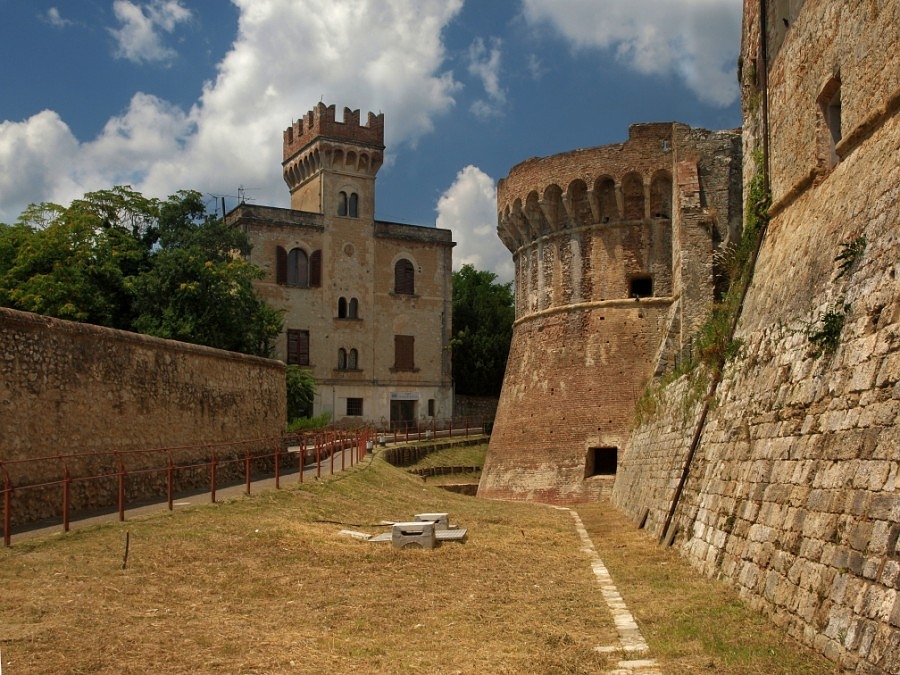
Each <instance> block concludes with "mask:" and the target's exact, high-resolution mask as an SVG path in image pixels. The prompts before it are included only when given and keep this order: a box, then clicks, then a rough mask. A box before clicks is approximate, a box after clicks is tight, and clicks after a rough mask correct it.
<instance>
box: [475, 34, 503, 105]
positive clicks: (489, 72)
mask: <svg viewBox="0 0 900 675" xmlns="http://www.w3.org/2000/svg"><path fill="white" fill-rule="evenodd" d="M500 47H501V41H500V40H499V39H498V38H493V39H492V40H491V44H490V47H488V46H487V45H485V43H484V40H482V39H481V38H477V39H476V40H475V41H474V42H473V43H472V45H471V46H470V47H469V54H468V59H469V67H468V70H469V74H470V75H474V76H475V77H477V78H478V79H479V80H481V84H482V86H483V87H484V92H485V94H487V98H486V99H484V98H481V99H477V100H476V101H475V102H474V103H473V104H472V106H471V110H472V112H473V113H474V114H475V115H476V117H482V118H485V117H494V116H496V115H500V114H502V112H503V106H504V105H505V104H506V90H505V89H503V88H502V87H501V86H500V55H501V52H500Z"/></svg>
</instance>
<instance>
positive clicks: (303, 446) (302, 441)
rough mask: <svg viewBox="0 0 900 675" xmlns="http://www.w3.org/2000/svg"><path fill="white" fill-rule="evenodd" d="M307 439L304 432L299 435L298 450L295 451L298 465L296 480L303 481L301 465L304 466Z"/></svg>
mask: <svg viewBox="0 0 900 675" xmlns="http://www.w3.org/2000/svg"><path fill="white" fill-rule="evenodd" d="M308 442H309V441H307V438H306V434H303V435H302V436H301V437H300V452H298V453H297V463H298V464H299V465H300V478H299V480H298V482H300V483H302V482H303V467H304V466H306V444H307V443H308Z"/></svg>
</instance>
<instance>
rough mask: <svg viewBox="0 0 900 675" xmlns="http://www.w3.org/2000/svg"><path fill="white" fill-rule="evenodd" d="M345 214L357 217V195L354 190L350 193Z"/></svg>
mask: <svg viewBox="0 0 900 675" xmlns="http://www.w3.org/2000/svg"><path fill="white" fill-rule="evenodd" d="M347 215H349V216H350V217H351V218H359V195H357V194H356V193H355V192H353V193H351V194H350V203H349V205H348V208H347Z"/></svg>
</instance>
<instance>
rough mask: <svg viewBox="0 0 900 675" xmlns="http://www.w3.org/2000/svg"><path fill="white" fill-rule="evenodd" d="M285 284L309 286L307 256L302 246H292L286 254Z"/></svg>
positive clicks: (301, 286)
mask: <svg viewBox="0 0 900 675" xmlns="http://www.w3.org/2000/svg"><path fill="white" fill-rule="evenodd" d="M287 285H288V286H299V287H300V288H308V287H309V257H308V256H307V255H306V251H304V250H303V249H302V248H294V249H291V251H290V252H289V253H288V256H287Z"/></svg>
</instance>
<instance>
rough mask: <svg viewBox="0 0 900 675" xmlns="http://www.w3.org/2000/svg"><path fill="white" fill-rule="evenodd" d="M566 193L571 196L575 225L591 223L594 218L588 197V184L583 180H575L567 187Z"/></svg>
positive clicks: (583, 225)
mask: <svg viewBox="0 0 900 675" xmlns="http://www.w3.org/2000/svg"><path fill="white" fill-rule="evenodd" d="M566 195H567V196H568V197H569V203H570V204H571V208H572V218H573V219H574V220H575V222H574V225H575V227H586V226H588V225H590V224H591V223H592V222H593V220H594V218H593V216H592V215H591V205H590V203H589V202H588V197H587V185H585V183H584V181H583V180H573V181H572V182H571V183H569V187H568V188H567V189H566Z"/></svg>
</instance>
